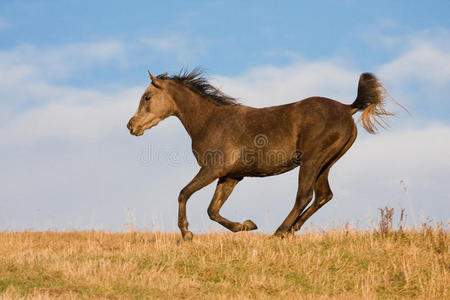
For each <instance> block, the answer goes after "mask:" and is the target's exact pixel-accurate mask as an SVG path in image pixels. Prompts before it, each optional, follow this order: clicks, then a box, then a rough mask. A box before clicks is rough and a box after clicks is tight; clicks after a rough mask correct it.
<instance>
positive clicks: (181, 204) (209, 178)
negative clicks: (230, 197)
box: [178, 167, 218, 240]
mask: <svg viewBox="0 0 450 300" xmlns="http://www.w3.org/2000/svg"><path fill="white" fill-rule="evenodd" d="M217 178H218V176H217V175H216V172H214V171H213V170H212V169H210V168H206V167H202V168H201V169H200V171H199V172H198V173H197V175H195V177H194V178H193V179H192V180H191V182H189V184H188V185H186V186H185V187H184V188H183V189H182V190H181V192H180V195H179V196H178V227H179V228H180V230H181V235H182V236H183V239H184V240H192V237H193V235H192V232H190V231H189V230H188V226H189V223H188V221H187V219H186V202H187V200H189V198H190V197H191V195H192V194H193V193H195V192H196V191H198V190H200V189H201V188H203V187H205V186H207V185H208V184H210V183H211V182H213V181H214V180H216V179H217Z"/></svg>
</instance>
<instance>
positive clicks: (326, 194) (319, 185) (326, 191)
mask: <svg viewBox="0 0 450 300" xmlns="http://www.w3.org/2000/svg"><path fill="white" fill-rule="evenodd" d="M329 170H330V169H329V168H328V169H327V170H326V171H325V172H322V173H321V174H320V175H319V177H318V178H317V181H316V183H315V185H314V193H315V199H314V202H313V203H312V204H311V206H310V207H308V208H307V209H306V210H305V211H304V212H302V213H301V215H300V216H298V218H297V220H296V221H295V223H294V225H293V226H292V228H291V232H295V231H297V230H299V229H300V228H301V227H302V226H303V224H304V223H305V222H306V220H308V218H309V217H311V216H312V215H313V214H314V213H315V212H316V211H317V210H319V208H321V207H322V206H324V205H325V203H327V202H328V201H330V200H331V198H333V193H332V192H331V189H330V185H329V183H328V172H329Z"/></svg>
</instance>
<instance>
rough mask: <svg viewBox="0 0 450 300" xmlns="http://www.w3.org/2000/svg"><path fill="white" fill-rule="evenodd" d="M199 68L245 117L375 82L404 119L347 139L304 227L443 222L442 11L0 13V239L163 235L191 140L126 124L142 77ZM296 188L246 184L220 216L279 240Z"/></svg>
mask: <svg viewBox="0 0 450 300" xmlns="http://www.w3.org/2000/svg"><path fill="white" fill-rule="evenodd" d="M196 66H202V67H203V68H205V69H206V70H207V71H208V73H209V74H210V75H211V77H213V82H214V83H215V84H216V85H217V86H219V87H221V88H222V89H223V90H224V91H225V92H227V93H229V94H230V95H232V96H235V97H238V98H240V99H241V101H242V103H244V104H248V105H252V106H269V105H276V104H281V103H286V102H289V101H293V100H300V99H302V98H305V97H307V96H311V95H322V96H327V97H331V98H335V99H338V100H340V101H342V102H345V103H350V102H352V101H353V99H354V97H355V94H356V84H357V80H358V76H359V73H361V72H365V71H370V72H375V73H376V74H378V76H379V77H380V79H381V80H382V81H383V83H384V84H385V86H386V87H387V88H388V89H389V90H390V92H391V94H392V95H393V96H394V97H395V98H396V99H397V100H398V101H400V102H401V103H402V104H404V105H405V106H407V107H408V109H409V110H410V112H411V113H412V115H413V116H412V117H411V116H409V115H408V114H405V113H400V114H399V115H398V117H396V118H394V119H393V120H392V129H391V130H390V131H387V132H384V133H382V134H380V135H378V136H375V137H374V136H369V135H367V134H365V133H364V132H363V130H362V129H361V128H360V136H359V138H358V140H357V142H356V143H355V145H354V147H353V148H352V150H351V151H350V152H349V153H348V154H347V155H346V156H345V157H344V158H343V159H342V162H340V163H339V164H337V165H336V170H335V171H333V172H334V173H333V174H334V175H333V176H334V177H333V179H332V181H331V184H332V188H333V191H334V194H335V199H334V200H332V201H331V202H330V203H329V204H327V207H324V208H323V209H321V211H320V212H318V213H317V216H314V217H313V218H312V220H311V221H312V223H314V224H318V226H322V227H323V226H326V224H329V223H330V222H331V223H333V222H336V223H344V222H347V221H348V222H353V223H367V220H368V219H370V218H376V217H377V215H376V212H377V208H378V207H382V206H384V205H389V206H393V207H396V208H398V207H400V206H402V207H407V208H408V207H412V209H411V210H412V212H410V214H411V218H410V221H411V222H413V219H414V218H413V217H412V215H413V214H414V216H417V218H418V216H419V215H420V214H422V215H424V216H429V217H431V218H433V219H436V220H448V214H447V213H446V211H450V204H449V200H450V199H449V198H448V195H447V193H445V192H444V187H445V186H446V185H447V183H448V181H449V180H450V171H449V170H450V161H449V158H448V151H450V124H449V120H450V118H449V117H450V104H449V96H448V95H449V94H450V2H448V1H428V2H423V1H351V0H347V1H321V2H320V3H313V2H312V1H283V2H275V1H246V2H245V3H244V2H243V1H189V2H188V1H155V2H153V1H134V2H133V3H132V4H120V3H119V2H114V3H112V2H111V1H93V2H92V3H89V5H86V4H84V5H83V4H80V2H79V1H26V2H23V1H2V2H1V3H0V119H2V120H3V121H2V125H0V134H1V135H2V137H3V141H2V142H1V143H0V153H1V154H2V155H1V157H0V165H1V166H2V168H1V171H0V180H1V182H3V184H2V189H1V190H0V229H3V230H7V229H24V228H31V227H33V228H36V229H46V228H54V229H66V228H69V227H74V228H77V229H88V228H103V229H108V230H123V229H124V224H125V223H126V222H128V221H127V218H131V219H133V220H134V221H133V222H135V223H136V224H137V226H138V227H140V228H152V224H153V223H158V224H159V225H158V226H160V228H162V229H164V230H175V229H176V227H175V225H174V224H175V223H176V198H177V194H178V191H179V190H180V189H181V188H182V187H183V186H184V185H185V184H186V183H187V182H188V181H189V180H190V179H191V177H192V176H193V175H194V174H195V172H196V170H197V169H198V168H197V166H196V165H195V164H194V163H193V161H192V157H191V156H190V149H189V148H190V145H189V139H188V136H187V134H186V133H185V132H184V130H183V128H182V126H181V124H180V123H179V122H177V121H176V120H175V119H173V118H171V119H169V120H167V121H165V122H163V123H161V125H159V126H158V127H156V128H154V129H152V130H151V131H149V132H148V133H146V134H145V135H144V136H143V137H141V138H139V139H136V138H134V137H132V136H130V135H129V134H128V133H127V131H126V129H125V124H126V122H127V119H128V118H129V117H130V116H131V115H132V114H133V113H134V110H135V109H136V107H137V102H138V99H139V97H140V94H141V93H142V91H143V90H144V88H145V86H146V84H148V78H147V75H146V71H147V69H148V68H149V69H150V70H151V71H152V72H153V73H163V72H165V71H168V72H169V73H176V72H178V71H179V70H180V69H181V68H182V67H187V68H193V67H196ZM394 109H395V110H399V109H398V108H395V107H394ZM149 152H152V153H158V155H157V156H158V157H159V158H158V159H154V158H152V159H151V160H149V159H148V157H149V156H148V154H149ZM145 157H147V158H145ZM151 157H154V156H151ZM174 157H175V158H174ZM296 176H297V174H296V171H293V172H290V173H289V174H285V175H281V176H277V177H272V178H266V179H259V181H258V180H257V179H248V180H246V181H245V182H243V183H241V184H239V185H238V187H237V188H236V190H235V192H233V195H232V196H231V199H230V200H229V203H227V204H226V205H225V207H224V208H223V214H224V215H226V216H228V217H229V218H230V219H236V220H239V218H243V219H244V218H248V217H252V218H253V219H255V220H256V221H259V222H260V223H262V224H258V225H260V228H262V230H263V231H264V232H270V231H271V230H274V229H276V227H277V226H278V224H279V223H281V221H282V220H283V219H284V217H285V215H287V213H288V211H289V210H290V207H291V206H292V205H293V197H294V195H295V190H296ZM400 180H403V181H404V182H406V184H407V186H408V193H405V191H404V190H403V188H402V186H401V185H400V184H399V182H400ZM289 187H290V188H289ZM213 188H214V186H213V185H211V186H209V187H208V188H206V189H205V191H201V192H199V193H198V194H196V195H195V196H194V197H193V199H192V200H191V201H190V204H189V206H188V213H189V214H191V215H190V216H189V215H188V217H189V218H190V223H191V224H192V226H193V228H194V229H196V230H200V231H201V230H205V228H212V229H217V228H219V227H215V225H214V224H213V223H212V222H211V221H209V220H208V218H207V216H206V208H207V204H208V202H209V199H210V197H211V196H212V192H213ZM155 220H157V221H155ZM257 223H258V222H257ZM155 226H156V225H155ZM153 229H154V228H153Z"/></svg>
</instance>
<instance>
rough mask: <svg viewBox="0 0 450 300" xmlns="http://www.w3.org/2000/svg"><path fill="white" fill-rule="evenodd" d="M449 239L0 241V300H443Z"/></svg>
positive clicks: (7, 237)
mask: <svg viewBox="0 0 450 300" xmlns="http://www.w3.org/2000/svg"><path fill="white" fill-rule="evenodd" d="M448 245H449V233H448V232H447V231H445V230H443V228H442V226H441V227H439V228H438V227H435V228H432V227H430V226H424V227H423V229H422V230H417V231H403V232H367V231H364V232H362V231H351V230H350V231H349V230H345V229H342V230H335V231H331V232H324V233H309V234H301V235H297V236H295V237H290V238H286V239H282V240H281V239H278V238H273V237H271V236H268V235H263V234H252V233H241V234H225V233H215V234H205V235H197V236H195V238H194V241H193V242H186V243H185V242H181V241H180V237H179V234H178V233H177V234H171V233H106V232H36V233H33V232H20V233H0V298H1V297H3V298H57V297H61V298H227V299H228V298H314V299H317V298H323V299H327V298H342V299H348V298H351V299H352V298H369V299H370V298H426V299H433V298H434V299H449V298H450V288H449V284H450V276H449V271H450V260H449V251H448V250H449V249H448Z"/></svg>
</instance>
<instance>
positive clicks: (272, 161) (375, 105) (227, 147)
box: [127, 69, 392, 240]
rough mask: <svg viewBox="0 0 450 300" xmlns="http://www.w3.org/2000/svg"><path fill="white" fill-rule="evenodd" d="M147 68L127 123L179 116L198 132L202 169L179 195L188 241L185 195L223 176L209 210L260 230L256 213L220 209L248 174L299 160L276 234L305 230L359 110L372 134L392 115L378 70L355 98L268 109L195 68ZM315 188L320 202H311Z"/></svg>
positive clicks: (324, 198) (273, 171) (195, 141)
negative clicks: (155, 71)
mask: <svg viewBox="0 0 450 300" xmlns="http://www.w3.org/2000/svg"><path fill="white" fill-rule="evenodd" d="M148 73H149V75H150V79H151V83H150V84H149V85H148V87H147V89H146V90H145V92H144V94H143V95H142V97H141V99H140V102H139V107H138V109H137V111H136V113H135V114H134V116H133V117H132V118H131V119H130V121H129V122H128V125H127V128H128V129H129V130H130V133H131V134H132V135H135V136H140V135H142V134H143V133H144V131H145V130H147V129H149V128H151V127H153V126H155V125H157V124H158V123H159V122H160V121H161V120H163V119H165V118H167V117H169V116H176V117H178V118H179V119H180V121H181V123H182V124H183V125H184V127H185V129H186V131H187V132H188V134H189V136H190V137H191V139H192V150H193V153H194V155H195V158H196V160H197V162H198V164H199V165H200V170H199V172H198V174H197V175H196V176H195V177H194V178H193V179H192V180H191V182H189V184H188V185H186V186H185V187H184V188H183V189H182V190H181V192H180V194H179V197H178V205H179V207H178V226H179V228H180V230H181V234H182V236H183V239H185V240H191V239H192V237H193V235H192V232H190V231H189V230H188V222H187V219H186V202H187V200H188V199H189V197H190V196H191V195H192V194H193V193H195V192H196V191H198V190H200V189H201V188H203V187H205V186H207V185H208V184H210V183H212V182H213V181H215V180H216V179H218V182H217V187H216V190H215V192H214V196H213V198H212V201H211V203H210V205H209V207H208V215H209V217H210V218H211V219H212V220H214V221H216V222H218V223H220V224H221V225H223V226H224V227H226V228H228V229H229V230H231V231H233V232H237V231H244V230H254V229H257V226H256V225H255V223H253V222H252V221H251V220H246V221H244V222H243V223H238V222H232V221H230V220H228V219H226V218H224V217H222V216H221V215H220V214H219V211H220V208H221V207H222V205H223V204H224V203H225V201H226V200H227V198H228V196H229V195H230V194H231V192H232V191H233V189H234V187H235V186H236V184H237V183H238V182H239V181H241V180H242V178H244V177H246V176H254V177H255V176H256V177H262V176H271V175H277V174H281V173H284V172H287V171H289V170H292V169H294V168H296V167H298V166H300V171H299V177H298V190H297V197H296V200H295V204H294V207H293V208H292V210H291V212H290V213H289V215H288V216H287V217H286V219H285V220H284V222H283V223H282V224H281V225H280V227H278V229H277V230H276V232H275V235H276V236H284V235H286V234H288V233H294V232H295V231H297V230H299V229H300V228H301V227H302V225H303V224H304V223H305V221H306V220H307V219H308V218H309V217H310V216H311V215H312V214H314V213H315V212H316V211H317V210H318V209H319V208H320V207H322V206H323V205H324V204H325V203H327V202H328V201H330V200H331V198H332V197H333V193H332V192H331V189H330V186H329V183H328V173H329V171H330V168H331V167H332V166H333V164H334V163H336V161H337V160H338V159H339V158H341V157H342V155H344V153H345V152H346V151H347V150H348V149H349V148H350V147H351V146H352V144H353V142H354V141H355V139H356V135H357V129H356V125H355V122H354V120H353V117H352V115H353V114H355V113H356V112H358V111H362V114H361V121H362V125H363V127H364V128H365V129H366V130H367V131H368V132H370V133H376V131H377V128H376V125H381V126H382V127H383V125H384V124H385V123H384V117H386V116H389V115H392V114H391V113H389V112H388V111H386V110H385V108H384V104H385V101H384V99H385V95H386V94H385V92H386V90H385V89H384V87H383V86H382V85H381V83H380V82H379V81H378V80H377V78H376V77H375V76H374V75H373V74H371V73H363V74H361V76H360V79H359V85H358V94H357V97H356V100H355V101H354V102H353V103H352V104H351V105H346V104H342V103H340V102H338V101H335V100H332V99H328V98H323V97H311V98H307V99H304V100H301V101H298V102H294V103H290V104H284V105H279V106H272V107H265V108H253V107H249V106H245V105H241V104H239V103H237V101H236V99H234V98H232V97H230V96H228V95H226V94H224V93H223V92H222V91H220V90H219V89H217V88H215V87H214V86H212V85H211V84H210V83H209V82H208V81H207V80H206V79H205V78H204V77H203V75H202V73H201V72H200V71H198V70H195V69H194V70H193V71H192V72H190V73H188V72H181V73H180V74H179V75H174V76H170V77H168V76H167V73H165V74H163V75H159V76H156V77H155V76H153V75H152V74H150V72H148ZM313 194H314V195H315V198H314V202H313V203H312V204H311V205H310V206H309V207H308V208H307V206H308V204H309V203H310V202H311V201H312V200H313Z"/></svg>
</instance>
